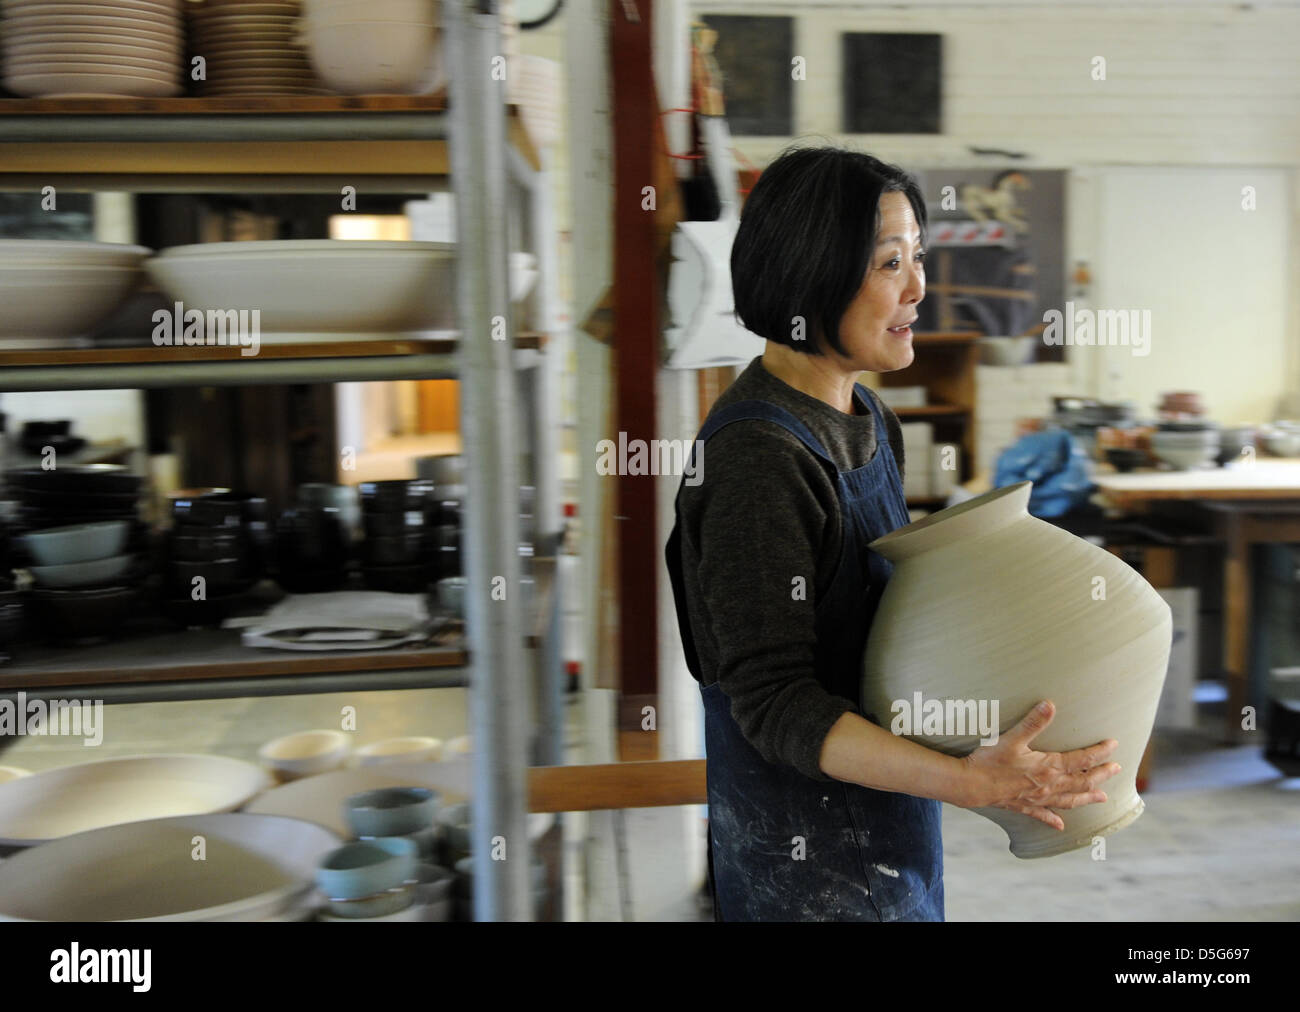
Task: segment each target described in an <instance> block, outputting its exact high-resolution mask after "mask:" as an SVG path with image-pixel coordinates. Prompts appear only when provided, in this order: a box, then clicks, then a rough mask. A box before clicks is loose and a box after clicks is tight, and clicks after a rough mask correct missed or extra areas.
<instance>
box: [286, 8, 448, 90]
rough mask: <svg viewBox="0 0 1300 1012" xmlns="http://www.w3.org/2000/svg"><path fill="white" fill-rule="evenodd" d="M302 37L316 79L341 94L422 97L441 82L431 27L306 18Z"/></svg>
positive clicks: (439, 57)
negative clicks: (322, 20) (415, 95)
mask: <svg viewBox="0 0 1300 1012" xmlns="http://www.w3.org/2000/svg"><path fill="white" fill-rule="evenodd" d="M302 39H303V41H304V42H305V44H306V47H307V55H308V57H309V58H310V60H311V65H312V68H313V69H314V70H315V71H316V76H317V77H319V78H320V79H321V81H323V82H324V83H325V84H326V85H328V86H329V87H331V88H333V89H334V90H335V91H339V92H342V93H343V94H345V95H367V94H396V95H410V94H427V93H429V92H432V91H437V90H438V88H439V87H441V85H442V83H443V73H442V47H441V46H440V45H439V44H438V30H437V28H436V27H435V26H434V25H432V24H420V23H416V22H409V21H329V22H318V21H314V20H308V21H306V22H304V25H303V33H302Z"/></svg>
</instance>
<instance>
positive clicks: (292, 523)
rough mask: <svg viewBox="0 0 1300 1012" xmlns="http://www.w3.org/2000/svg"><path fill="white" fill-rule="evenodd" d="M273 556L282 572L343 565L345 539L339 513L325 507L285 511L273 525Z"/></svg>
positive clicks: (345, 533)
mask: <svg viewBox="0 0 1300 1012" xmlns="http://www.w3.org/2000/svg"><path fill="white" fill-rule="evenodd" d="M275 555H276V561H277V562H278V564H279V565H280V567H281V568H282V569H283V568H286V567H288V568H291V569H304V568H307V569H322V568H323V569H334V568H341V567H343V566H346V565H347V561H348V536H347V530H346V528H345V527H344V526H343V518H342V516H341V515H340V514H339V511H338V510H337V509H333V508H332V507H328V506H326V507H303V508H301V509H291V510H285V511H284V512H283V513H282V514H280V519H279V520H278V521H277V522H276V525H275Z"/></svg>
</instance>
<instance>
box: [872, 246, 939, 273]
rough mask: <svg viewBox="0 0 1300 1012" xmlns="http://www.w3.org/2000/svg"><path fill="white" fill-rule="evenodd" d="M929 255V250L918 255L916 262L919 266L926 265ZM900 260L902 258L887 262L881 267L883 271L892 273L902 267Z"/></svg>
mask: <svg viewBox="0 0 1300 1012" xmlns="http://www.w3.org/2000/svg"><path fill="white" fill-rule="evenodd" d="M928 253H929V251H928V250H921V251H920V252H919V253H917V254H916V262H917V263H918V264H923V263H925V258H926V256H927V255H928ZM900 260H901V257H894V258H893V259H892V260H887V261H885V263H884V264H882V265H881V270H891V271H896V270H898V268H899V267H900V266H902V265H901V264H900V263H899V261H900Z"/></svg>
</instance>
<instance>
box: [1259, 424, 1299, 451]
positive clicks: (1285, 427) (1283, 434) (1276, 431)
mask: <svg viewBox="0 0 1300 1012" xmlns="http://www.w3.org/2000/svg"><path fill="white" fill-rule="evenodd" d="M1259 437H1260V439H1261V440H1262V441H1263V443H1264V449H1266V450H1268V452H1269V453H1271V454H1272V455H1273V456H1275V457H1300V422H1297V421H1289V420H1285V419H1282V420H1279V421H1276V422H1274V423H1273V424H1272V425H1265V426H1263V427H1262V428H1261V429H1260V431H1259Z"/></svg>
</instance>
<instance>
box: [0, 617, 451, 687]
mask: <svg viewBox="0 0 1300 1012" xmlns="http://www.w3.org/2000/svg"><path fill="white" fill-rule="evenodd" d="M12 656H13V660H12V662H11V663H9V664H6V665H4V666H0V689H37V688H48V687H52V686H61V685H78V686H80V685H123V684H133V683H140V682H183V681H198V680H203V679H214V678H255V677H262V676H268V675H283V676H286V677H292V676H294V675H319V674H334V673H344V672H349V671H389V670H394V669H402V668H434V667H463V666H464V665H465V664H466V663H467V662H468V655H467V654H466V652H465V651H464V650H463V649H462V648H461V647H459V646H428V647H417V648H405V649H395V650H365V651H362V650H358V651H338V652H336V653H308V652H301V653H295V652H291V651H287V650H285V651H277V650H258V649H253V648H251V647H245V646H244V645H243V644H242V643H241V642H240V634H239V631H238V630H235V629H192V630H179V629H173V631H170V632H161V633H159V632H150V633H145V634H140V635H134V636H130V637H129V638H126V639H122V640H117V641H114V642H109V643H104V644H101V645H96V646H85V647H54V646H42V645H39V644H35V643H32V644H22V643H20V644H17V645H15V646H14V647H13V648H12Z"/></svg>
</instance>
